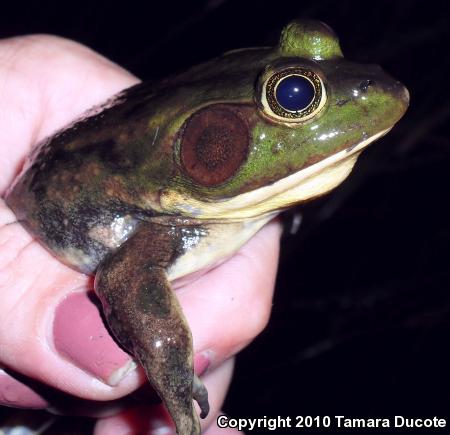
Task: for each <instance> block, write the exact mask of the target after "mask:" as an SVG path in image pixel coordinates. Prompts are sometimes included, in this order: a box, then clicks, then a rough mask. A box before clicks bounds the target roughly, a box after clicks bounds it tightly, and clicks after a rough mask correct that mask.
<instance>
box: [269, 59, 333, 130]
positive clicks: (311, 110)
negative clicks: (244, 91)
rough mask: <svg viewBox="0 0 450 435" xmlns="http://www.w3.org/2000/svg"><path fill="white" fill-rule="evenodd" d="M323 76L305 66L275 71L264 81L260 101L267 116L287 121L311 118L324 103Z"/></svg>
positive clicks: (300, 120)
mask: <svg viewBox="0 0 450 435" xmlns="http://www.w3.org/2000/svg"><path fill="white" fill-rule="evenodd" d="M325 101H326V92H325V86H324V84H323V82H322V79H321V78H320V77H319V76H318V75H317V74H316V73H315V72H313V71H311V70H309V69H306V68H299V67H292V68H286V69H284V70H282V71H278V72H276V73H274V74H272V75H271V76H270V77H269V78H268V79H267V80H266V81H265V82H264V84H263V87H262V95H261V103H262V105H263V109H264V111H265V113H266V114H267V115H269V116H270V117H272V118H275V119H278V120H282V121H285V122H292V123H295V122H302V121H306V120H308V119H310V118H312V117H313V116H314V115H316V114H317V113H318V112H319V111H320V110H321V109H322V107H323V106H324V104H325Z"/></svg>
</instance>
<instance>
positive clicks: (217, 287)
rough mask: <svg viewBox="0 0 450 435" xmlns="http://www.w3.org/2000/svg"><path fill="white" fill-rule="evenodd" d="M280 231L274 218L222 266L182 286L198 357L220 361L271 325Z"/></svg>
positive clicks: (209, 360) (210, 362)
mask: <svg viewBox="0 0 450 435" xmlns="http://www.w3.org/2000/svg"><path fill="white" fill-rule="evenodd" d="M280 233H281V226H280V224H279V222H278V221H272V222H271V223H269V224H268V225H266V226H265V227H263V228H262V229H261V230H260V231H259V232H258V233H257V234H256V235H255V236H254V237H253V238H252V239H251V240H250V241H249V242H248V243H246V244H245V245H244V246H243V247H242V248H241V249H240V250H239V251H238V253H237V254H236V255H234V256H233V257H231V258H230V259H229V260H227V261H226V262H225V263H223V264H221V265H220V267H218V268H215V269H213V270H211V271H209V272H208V273H206V274H205V275H203V276H202V277H200V278H199V279H198V280H196V281H195V282H193V283H191V284H189V285H187V286H186V287H184V288H183V289H180V290H179V291H178V295H179V299H180V301H181V303H182V306H183V311H184V313H185V315H186V317H187V319H188V322H189V325H190V327H191V329H192V332H193V336H194V348H195V350H196V352H197V357H198V361H202V358H203V359H204V360H206V361H208V363H209V364H213V366H214V364H220V363H221V362H222V361H223V360H225V359H227V358H229V357H230V356H231V355H234V354H235V353H237V352H238V351H239V350H241V349H242V348H243V347H245V346H246V345H247V344H248V343H249V342H250V341H251V340H253V338H254V337H255V336H256V335H258V334H259V333H260V332H261V331H262V330H263V329H264V327H265V326H266V325H267V322H268V319H269V316H270V310H271V307H272V298H273V290H274V282H275V275H276V269H277V262H278V253H279V238H280ZM207 365H208V364H207V363H206V362H205V361H203V367H205V366H207Z"/></svg>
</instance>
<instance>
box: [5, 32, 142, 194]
mask: <svg viewBox="0 0 450 435" xmlns="http://www.w3.org/2000/svg"><path fill="white" fill-rule="evenodd" d="M137 81H138V80H137V79H136V77H134V76H132V75H131V74H130V73H128V72H126V71H125V70H123V69H122V68H120V67H119V66H117V65H115V64H114V63H112V62H111V61H109V60H107V59H105V58H104V57H102V56H100V55H99V54H97V53H95V52H93V51H92V50H90V49H89V48H87V47H85V46H83V45H81V44H78V43H76V42H74V41H70V40H67V39H64V38H59V37H56V36H49V35H31V36H21V37H16V38H10V39H4V40H0V101H1V102H2V107H1V110H0V168H1V171H0V195H3V194H4V192H5V189H6V188H7V187H8V186H9V185H10V184H11V182H12V181H13V179H14V177H15V175H16V174H17V172H18V171H19V170H20V168H21V166H22V162H23V159H24V157H25V156H26V155H27V154H28V152H29V151H30V149H31V147H32V146H33V145H35V144H36V143H37V142H39V141H40V140H42V139H43V138H44V137H46V136H48V135H49V134H51V133H53V132H55V131H56V130H58V129H60V128H61V127H63V126H65V125H66V124H68V123H69V122H71V121H72V120H73V119H74V118H75V117H78V116H80V114H82V113H83V112H84V111H86V110H87V109H89V108H91V107H92V106H93V105H96V104H99V103H102V102H103V101H104V100H105V99H106V98H109V97H110V96H111V95H113V94H115V93H117V92H119V91H120V90H122V89H124V88H126V87H129V86H131V85H132V84H134V83H136V82H137Z"/></svg>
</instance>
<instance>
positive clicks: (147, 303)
mask: <svg viewBox="0 0 450 435" xmlns="http://www.w3.org/2000/svg"><path fill="white" fill-rule="evenodd" d="M148 231H150V232H152V230H151V229H149V230H148ZM148 231H147V232H148ZM145 233H146V230H144V231H141V230H139V231H138V232H137V233H136V234H135V235H134V236H133V237H132V238H131V239H130V240H128V241H127V242H126V243H125V244H124V245H122V246H121V247H120V249H119V250H118V251H117V252H116V253H115V254H114V255H112V256H110V257H108V258H107V259H106V261H105V262H104V263H103V264H102V265H101V267H100V269H99V271H98V272H97V276H96V280H95V291H96V293H97V295H98V296H99V297H100V299H101V301H102V304H103V308H104V311H105V316H106V319H107V321H108V323H109V326H110V328H111V330H112V332H113V333H114V335H115V336H116V338H117V339H118V341H119V342H120V343H121V344H122V345H123V346H124V347H125V348H126V349H127V350H129V351H130V352H131V353H132V354H133V355H134V356H135V358H136V359H137V360H138V361H139V362H140V363H141V364H142V366H143V367H144V369H145V372H146V374H147V376H148V378H149V380H150V382H151V383H152V385H153V387H154V388H155V389H156V391H157V392H158V394H159V395H160V397H161V399H162V400H163V402H164V404H165V405H166V407H167V409H168V410H169V413H170V414H171V416H172V418H173V420H174V422H175V425H176V428H177V432H178V433H179V434H180V435H194V434H199V433H200V424H199V421H198V417H197V413H196V411H195V408H194V405H193V395H194V394H195V396H196V398H197V397H198V400H199V405H200V406H201V408H202V417H203V418H204V417H205V416H206V414H207V412H208V399H207V393H206V389H205V387H203V385H202V384H201V381H199V382H194V372H193V363H192V360H193V356H192V337H191V332H190V330H189V327H188V325H187V323H186V321H185V318H184V315H183V313H182V311H181V307H180V305H179V303H178V300H177V298H176V296H175V294H174V293H173V291H172V289H171V287H170V284H169V281H168V279H167V275H166V271H165V267H164V266H166V261H165V260H166V257H167V258H168V257H170V256H171V255H172V253H169V252H166V251H170V249H171V248H170V246H171V245H170V243H169V244H168V246H166V247H165V248H164V249H163V250H162V251H161V249H162V247H161V244H164V243H162V241H161V237H164V236H158V237H160V238H159V241H158V244H157V246H156V247H155V244H154V240H153V241H152V240H151V239H150V240H149V239H148V236H150V235H151V234H145ZM169 241H170V240H169ZM150 251H153V253H152V252H150ZM155 251H157V255H155V254H154V252H155ZM166 254H167V255H166ZM169 254H170V255H169ZM152 257H153V258H152ZM166 267H167V266H166ZM193 390H195V391H193Z"/></svg>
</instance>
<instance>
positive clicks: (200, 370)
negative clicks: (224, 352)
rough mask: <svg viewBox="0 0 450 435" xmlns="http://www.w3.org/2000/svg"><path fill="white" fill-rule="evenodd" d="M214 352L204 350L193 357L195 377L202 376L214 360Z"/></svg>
mask: <svg viewBox="0 0 450 435" xmlns="http://www.w3.org/2000/svg"><path fill="white" fill-rule="evenodd" d="M215 355H216V354H215V352H213V351H212V350H204V351H203V352H200V353H198V354H196V355H195V357H194V371H195V374H196V375H197V376H201V375H203V374H204V373H205V372H206V371H207V370H208V368H209V366H210V365H211V363H212V362H213V360H214V357H215Z"/></svg>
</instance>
